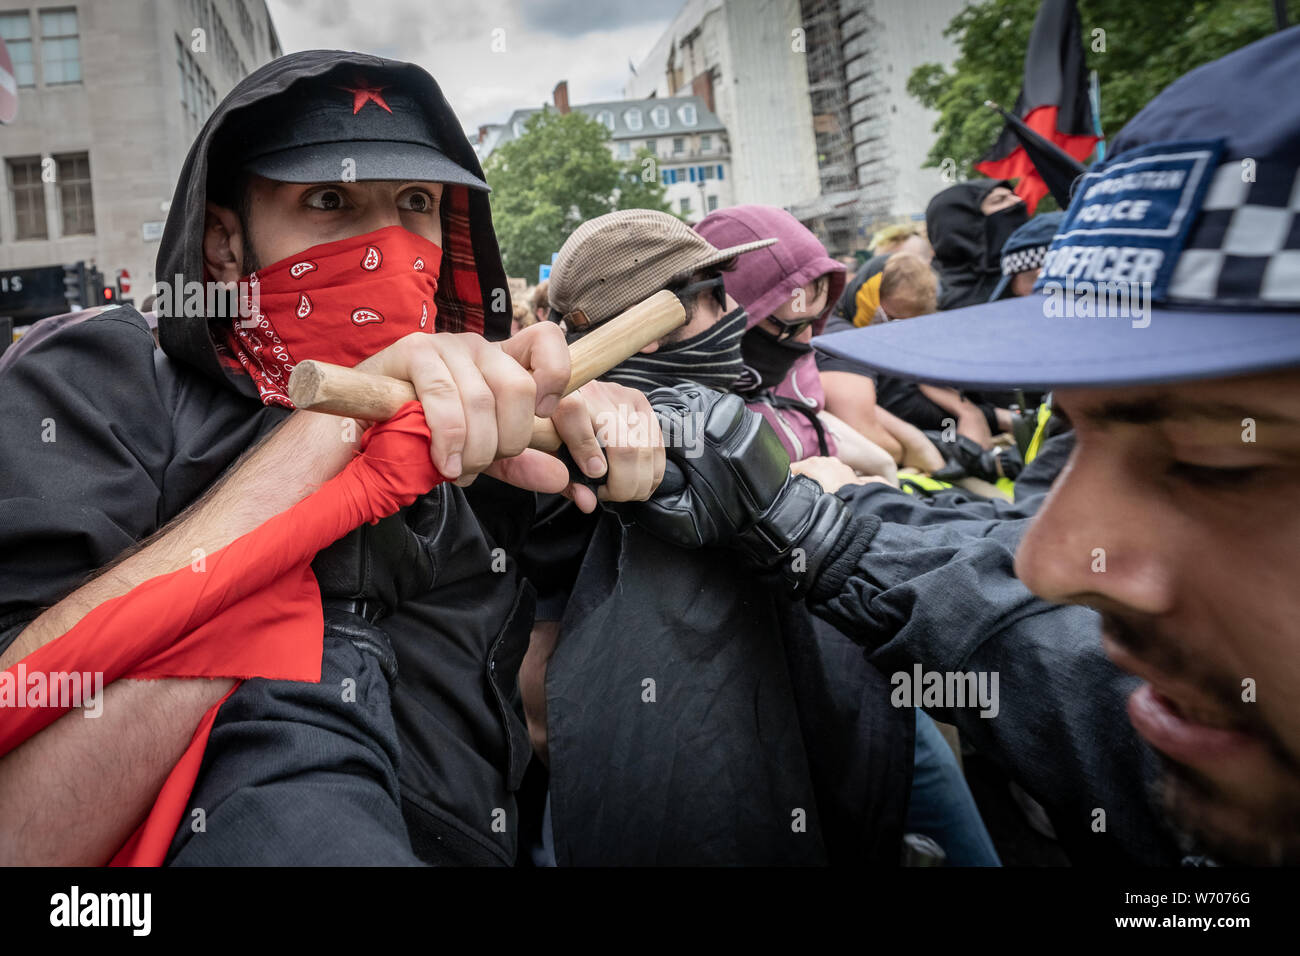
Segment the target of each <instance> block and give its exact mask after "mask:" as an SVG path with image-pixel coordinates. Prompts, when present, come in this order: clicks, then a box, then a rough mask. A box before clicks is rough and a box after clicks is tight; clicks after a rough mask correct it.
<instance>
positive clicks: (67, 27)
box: [41, 10, 81, 86]
mask: <svg viewBox="0 0 1300 956" xmlns="http://www.w3.org/2000/svg"><path fill="white" fill-rule="evenodd" d="M41 69H42V70H44V71H45V85H46V86H57V85H59V84H61V83H80V82H81V41H80V40H79V39H78V38H77V11H76V10H42V11H41Z"/></svg>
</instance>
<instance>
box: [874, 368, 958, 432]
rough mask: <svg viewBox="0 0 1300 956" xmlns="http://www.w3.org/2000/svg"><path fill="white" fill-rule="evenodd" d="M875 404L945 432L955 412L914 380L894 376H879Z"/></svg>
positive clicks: (911, 422)
mask: <svg viewBox="0 0 1300 956" xmlns="http://www.w3.org/2000/svg"><path fill="white" fill-rule="evenodd" d="M876 405H877V406H879V407H880V408H883V409H884V410H885V411H887V412H889V413H890V414H892V415H897V416H898V417H899V418H901V419H902V420H903V421H905V422H907V423H908V424H909V425H915V426H916V427H917V428H919V429H921V430H922V431H932V432H937V431H943V428H944V422H946V421H947V420H949V419H951V418H953V414H952V412H950V411H948V410H947V409H946V408H943V407H942V406H940V405H936V404H935V403H934V402H932V401H930V399H928V398H926V397H925V393H924V392H922V391H921V387H920V386H919V385H917V384H916V383H915V382H908V381H904V380H903V379H901V378H894V377H893V376H892V375H881V376H879V377H878V378H877V379H876ZM954 420H955V419H954Z"/></svg>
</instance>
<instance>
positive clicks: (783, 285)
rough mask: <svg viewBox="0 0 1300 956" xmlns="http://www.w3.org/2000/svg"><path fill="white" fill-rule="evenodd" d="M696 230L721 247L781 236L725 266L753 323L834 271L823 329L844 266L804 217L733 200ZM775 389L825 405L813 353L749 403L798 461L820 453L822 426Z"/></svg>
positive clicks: (813, 407) (830, 448) (831, 443)
mask: <svg viewBox="0 0 1300 956" xmlns="http://www.w3.org/2000/svg"><path fill="white" fill-rule="evenodd" d="M695 231H696V232H698V233H699V234H700V235H702V236H703V237H704V238H705V239H707V240H709V242H711V243H713V245H715V246H717V247H718V248H719V249H725V248H727V247H728V246H735V245H739V244H740V243H742V242H751V241H752V240H754V239H771V238H773V237H775V238H776V239H778V240H780V241H779V242H777V243H776V245H773V246H768V247H767V248H765V249H756V250H755V251H753V252H747V253H745V254H744V255H743V256H741V257H740V258H739V259H737V260H736V262H737V265H736V268H735V270H734V271H732V272H728V273H727V274H726V280H727V292H728V293H730V295H731V297H732V298H733V299H735V300H736V301H737V302H739V303H740V304H741V305H743V306H744V307H745V311H746V312H748V313H749V325H748V328H751V329H752V328H753V327H754V326H756V325H757V324H758V323H759V322H761V321H763V319H766V318H767V317H768V316H770V315H771V314H772V313H773V312H775V311H776V310H777V309H779V308H780V307H781V306H782V305H783V304H784V303H786V302H788V301H790V297H791V295H792V294H793V293H794V290H795V289H797V288H799V287H800V286H802V285H805V284H807V283H809V282H811V281H812V280H814V279H816V278H817V277H818V276H823V275H829V276H830V288H829V289H828V290H827V294H826V307H825V308H824V309H823V310H822V313H821V315H819V316H818V317H817V321H816V322H814V323H813V334H814V335H819V334H821V331H822V327H823V326H825V324H826V319H827V316H829V315H830V312H831V309H832V308H834V306H835V303H836V302H837V301H839V297H840V293H841V292H843V291H844V284H845V281H846V279H845V269H844V264H843V263H840V262H836V261H835V260H834V259H832V258H831V257H830V255H829V254H827V252H826V247H825V246H823V245H822V244H821V243H820V242H819V241H818V239H817V237H816V236H814V235H813V234H812V233H811V232H809V231H808V230H807V229H806V228H805V227H804V226H803V225H802V224H801V223H800V222H799V220H797V219H795V218H794V216H792V215H790V214H789V213H788V212H786V211H785V210H784V209H778V208H776V207H775V206H734V207H732V208H730V209H722V210H719V211H718V212H714V213H710V214H709V215H708V216H706V217H705V218H704V219H703V220H702V221H701V222H700V223H699V224H698V225H697V226H696V227H695ZM771 395H776V396H780V397H782V398H787V399H794V400H796V401H798V402H801V403H802V404H803V405H805V406H806V407H807V408H808V410H809V411H810V412H811V413H812V414H816V413H817V412H819V411H821V410H822V408H823V407H824V406H825V405H826V393H825V392H824V391H822V383H821V378H820V377H819V376H818V374H817V361H816V359H815V358H814V356H813V355H812V354H811V353H809V354H808V355H805V356H802V357H801V358H800V359H799V360H798V361H796V362H795V364H794V367H793V368H792V369H791V370H790V374H789V375H787V376H786V378H785V381H783V382H782V383H781V384H780V385H778V386H777V387H776V388H774V389H772V391H771V392H770V393H765V395H764V396H763V398H760V399H758V400H755V401H752V402H750V403H749V407H750V408H752V409H754V410H755V411H757V412H758V413H759V414H760V415H762V416H763V417H764V418H766V419H767V420H768V422H769V424H771V426H772V427H773V428H774V429H775V430H776V433H777V435H779V436H780V438H781V443H782V444H783V445H785V450H786V451H787V452H789V454H790V460H791V461H798V460H799V459H801V458H807V457H809V456H811V455H818V454H821V451H820V448H819V446H818V442H817V429H816V428H815V427H814V426H813V423H812V422H811V421H810V420H809V418H808V416H807V415H805V414H804V413H803V412H801V411H799V410H798V409H793V408H778V407H776V406H775V405H774V404H773V402H772V399H771V398H770V396H771ZM826 446H827V453H828V454H831V455H833V454H835V439H834V438H832V437H831V435H830V433H829V432H827V433H826Z"/></svg>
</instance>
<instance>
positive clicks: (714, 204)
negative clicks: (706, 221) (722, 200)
mask: <svg viewBox="0 0 1300 956" xmlns="http://www.w3.org/2000/svg"><path fill="white" fill-rule="evenodd" d="M717 208H718V197H717V196H710V197H709V212H713V211H714V210H715V209H717Z"/></svg>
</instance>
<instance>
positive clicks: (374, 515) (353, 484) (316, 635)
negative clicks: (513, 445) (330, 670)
mask: <svg viewBox="0 0 1300 956" xmlns="http://www.w3.org/2000/svg"><path fill="white" fill-rule="evenodd" d="M429 440H430V435H429V428H428V425H427V424H426V422H425V419H424V414H423V411H422V409H421V407H420V405H419V403H417V402H411V403H410V404H408V405H406V406H405V407H404V408H403V409H402V411H401V412H399V413H398V414H397V415H396V416H394V417H393V418H392V419H391V420H390V421H388V422H385V423H383V424H381V425H377V426H375V427H373V428H371V429H369V430H368V431H367V432H366V433H365V435H364V436H362V442H361V448H362V451H361V454H359V455H357V456H356V457H355V458H353V459H352V461H351V462H349V463H348V465H347V467H346V468H345V469H344V470H343V471H342V472H340V473H339V474H338V475H336V476H335V477H334V478H331V479H330V480H329V481H327V482H325V483H324V484H323V485H321V487H320V489H319V490H317V491H316V492H315V493H313V494H312V495H310V496H309V497H307V498H305V499H303V500H302V501H300V502H299V503H298V504H296V505H294V506H293V507H292V508H290V509H289V510H288V511H284V512H282V513H280V514H278V515H275V516H274V517H272V518H270V519H269V520H267V521H266V522H264V523H263V524H262V525H260V526H259V527H258V528H256V529H254V530H253V531H251V532H249V533H248V534H245V535H243V536H242V537H240V538H237V539H236V540H234V541H232V542H231V543H230V544H229V545H227V546H226V547H224V548H222V549H220V550H219V551H216V552H214V553H212V554H210V555H207V556H206V558H204V559H202V561H197V560H196V562H195V564H193V565H191V566H188V567H184V568H181V569H180V570H177V571H173V572H171V573H170V574H164V575H161V576H159V577H156V578H151V579H150V580H148V581H145V582H143V583H141V584H140V585H138V586H137V587H135V588H133V589H132V590H131V591H129V592H128V593H126V594H124V595H122V596H120V597H117V598H114V599H113V600H111V601H106V602H104V603H103V604H101V605H100V606H99V607H97V608H95V609H94V610H93V611H91V612H90V613H89V614H87V615H86V616H85V617H84V618H82V619H81V621H79V622H78V623H77V624H76V626H74V627H73V628H72V629H71V630H69V631H68V632H67V633H65V634H63V635H62V636H61V637H59V638H56V639H55V640H53V641H50V642H49V643H48V644H45V645H44V646H42V647H40V648H38V649H37V650H35V651H33V652H32V653H31V654H29V655H28V656H27V657H25V658H24V659H23V660H22V661H20V662H19V664H21V665H22V666H23V668H24V669H25V672H26V673H27V674H33V673H45V674H49V673H67V672H72V671H81V672H87V671H89V672H92V673H93V672H102V673H103V675H104V676H103V681H104V686H105V687H107V685H108V684H110V683H111V682H112V681H115V680H118V679H121V678H133V679H140V678H161V677H208V678H217V677H223V678H232V677H233V678H238V679H243V678H249V677H266V678H272V679H276V680H298V681H319V680H320V669H321V651H322V634H323V628H324V621H323V618H322V611H321V598H320V591H319V589H318V588H317V585H316V578H315V577H314V575H313V574H312V571H311V561H312V559H313V558H314V557H315V555H316V552H317V551H319V550H321V549H322V548H324V547H326V546H328V545H329V544H331V543H333V542H334V541H337V540H338V539H339V538H341V537H343V535H345V534H347V533H348V532H349V531H351V530H352V529H353V528H356V527H358V526H359V525H361V524H362V523H363V522H370V523H372V524H373V523H375V522H377V521H379V520H380V519H381V518H384V517H387V516H388V515H391V514H393V513H395V512H396V511H397V510H398V509H399V508H402V507H405V506H406V505H409V504H411V503H412V502H413V501H415V499H416V498H418V497H419V496H420V495H422V494H424V493H426V492H428V491H429V490H430V489H431V488H433V487H434V486H435V485H437V484H439V483H440V482H442V481H443V480H444V479H443V477H442V476H441V475H440V474H438V471H437V469H435V468H434V466H433V463H432V462H431V461H430V458H429ZM19 664H15V665H14V666H13V667H11V668H9V670H8V672H7V673H9V674H11V675H13V677H12V678H11V679H12V680H14V681H16V680H17V668H18V667H19ZM236 686H238V685H236ZM22 692H23V688H21V687H20V688H19V693H22ZM232 693H233V690H232ZM226 696H227V697H229V694H227V695H226ZM224 700H225V698H223V699H222V702H224ZM50 703H54V702H53V701H51V702H50ZM220 706H221V702H219V703H217V704H216V705H214V706H213V707H212V708H211V709H210V710H209V711H208V712H207V713H206V714H205V715H204V717H203V719H202V721H201V722H200V723H199V726H198V727H197V728H196V730H195V732H194V737H193V740H192V741H191V743H190V746H189V748H188V749H187V750H186V751H185V754H184V755H183V756H182V757H181V759H180V761H179V762H178V763H177V764H176V766H175V767H174V768H173V769H172V771H171V773H170V775H169V776H168V778H167V780H166V782H165V783H164V784H163V787H162V790H161V791H160V792H159V795H158V798H157V800H156V801H155V803H154V806H153V809H152V810H151V811H150V813H149V816H148V818H147V819H146V820H145V821H144V823H143V824H142V825H141V826H140V828H139V829H138V830H137V831H136V832H135V834H134V835H133V836H132V837H131V839H130V840H129V841H127V843H126V845H125V846H123V847H122V848H121V850H119V851H118V853H117V855H116V856H114V858H113V860H112V864H113V865H129V866H141V865H143V866H157V865H160V864H161V863H162V862H163V859H164V857H165V855H166V852H167V849H168V847H169V846H170V844H171V840H172V836H173V835H174V834H175V832H176V829H177V827H178V826H179V825H180V823H181V818H182V816H183V815H184V813H185V808H186V806H187V804H188V803H189V797H190V792H191V791H192V790H193V787H194V781H195V779H196V777H197V776H198V770H199V765H200V763H201V762H202V759H203V751H204V748H205V747H206V745H207V739H208V734H209V732H210V730H211V728H212V723H213V720H214V719H215V717H216V713H217V710H218V708H219V707H220ZM68 709H70V708H68V707H55V706H40V707H17V708H15V709H14V710H12V711H10V712H8V713H4V714H3V717H4V719H3V721H2V722H0V756H2V755H4V754H6V753H8V752H9V751H11V750H13V749H14V748H15V747H17V746H18V745H19V744H21V743H22V742H23V741H25V740H27V739H28V738H30V737H32V736H33V735H35V734H36V733H38V732H39V731H41V730H42V729H43V728H45V727H47V726H48V725H49V724H51V723H53V722H54V720H56V719H57V718H58V717H60V716H61V715H62V714H63V713H65V712H66V711H67V710H68ZM0 713H2V712H0Z"/></svg>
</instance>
